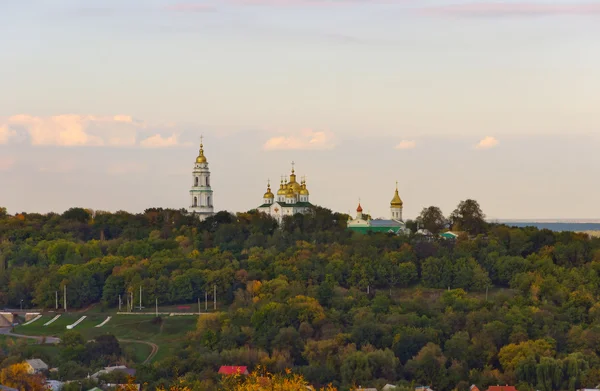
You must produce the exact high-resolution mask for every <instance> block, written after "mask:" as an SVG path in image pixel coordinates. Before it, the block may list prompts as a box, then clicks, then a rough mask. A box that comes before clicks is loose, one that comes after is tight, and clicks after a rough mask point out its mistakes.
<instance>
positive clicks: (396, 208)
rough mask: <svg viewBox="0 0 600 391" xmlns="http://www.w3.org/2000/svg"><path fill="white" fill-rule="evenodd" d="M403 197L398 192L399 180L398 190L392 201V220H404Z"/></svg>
mask: <svg viewBox="0 0 600 391" xmlns="http://www.w3.org/2000/svg"><path fill="white" fill-rule="evenodd" d="M403 204H404V203H403V202H402V199H401V198H400V195H399V194H398V182H396V192H395V193H394V198H392V201H391V202H390V213H391V217H392V220H396V221H402V205H403Z"/></svg>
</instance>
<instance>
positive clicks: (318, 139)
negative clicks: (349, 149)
mask: <svg viewBox="0 0 600 391" xmlns="http://www.w3.org/2000/svg"><path fill="white" fill-rule="evenodd" d="M263 147H264V149H265V150H267V151H274V150H286V149H287V150H289V149H332V148H334V147H335V143H334V137H333V134H332V133H331V132H325V131H314V130H312V129H306V130H303V131H302V132H300V134H299V135H293V136H277V137H272V138H270V139H268V140H267V142H266V143H265V144H264V146H263Z"/></svg>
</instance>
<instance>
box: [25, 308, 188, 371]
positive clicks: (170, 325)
mask: <svg viewBox="0 0 600 391" xmlns="http://www.w3.org/2000/svg"><path fill="white" fill-rule="evenodd" d="M81 316H82V315H81V314H66V315H62V316H61V317H60V318H58V320H56V321H55V322H54V323H52V324H51V325H49V326H44V323H46V322H48V321H49V320H50V319H52V318H53V317H54V316H53V315H52V316H50V315H49V316H44V317H43V318H41V319H40V320H38V321H37V322H34V323H32V324H30V325H27V326H17V327H15V333H17V334H23V335H35V336H53V337H59V338H60V337H61V336H62V335H63V334H64V333H65V332H66V331H68V330H67V328H66V327H67V325H70V324H73V323H75V322H76V321H77V320H78V319H79V318H81ZM86 316H87V318H86V319H84V320H83V321H82V322H81V323H80V324H79V325H77V327H75V329H74V331H78V332H80V333H81V334H82V335H83V337H84V338H85V339H86V340H90V339H93V338H95V337H97V336H98V335H102V334H113V335H114V336H116V337H117V338H119V339H127V340H134V341H135V340H137V341H147V342H152V343H155V344H157V345H158V346H159V351H158V355H157V358H159V359H160V358H161V357H165V356H167V355H169V353H172V352H176V351H177V350H178V349H180V347H181V345H182V343H183V341H184V339H185V336H186V334H187V333H188V332H189V331H191V330H194V329H195V327H196V322H197V320H198V318H197V317H196V316H181V317H180V316H173V317H168V316H167V317H163V318H162V323H157V322H154V321H153V319H154V316H147V315H112V319H111V320H110V321H109V322H108V323H107V324H106V325H104V326H103V327H101V328H96V326H97V325H99V324H100V323H102V322H103V321H104V320H105V319H106V317H107V316H108V314H98V313H95V314H88V313H86ZM127 345H128V346H130V347H131V348H132V349H133V350H134V352H133V354H134V356H135V357H136V358H138V359H141V360H140V362H141V361H143V360H144V359H145V358H146V357H148V355H149V354H150V351H151V348H150V347H149V346H147V345H144V344H139V343H131V344H127Z"/></svg>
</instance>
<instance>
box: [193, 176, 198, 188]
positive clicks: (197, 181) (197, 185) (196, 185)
mask: <svg viewBox="0 0 600 391" xmlns="http://www.w3.org/2000/svg"><path fill="white" fill-rule="evenodd" d="M194 186H198V177H196V184H195V185H194Z"/></svg>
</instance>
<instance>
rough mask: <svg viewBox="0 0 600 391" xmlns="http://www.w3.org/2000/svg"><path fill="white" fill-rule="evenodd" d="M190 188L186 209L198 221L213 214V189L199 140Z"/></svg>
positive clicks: (202, 146) (206, 161)
mask: <svg viewBox="0 0 600 391" xmlns="http://www.w3.org/2000/svg"><path fill="white" fill-rule="evenodd" d="M192 181H193V183H192V188H191V190H190V200H191V203H190V205H191V206H190V207H189V208H188V211H189V212H190V213H193V214H195V215H196V216H198V218H199V219H200V221H203V220H206V218H208V217H210V216H212V215H213V214H214V209H213V191H212V189H211V187H210V171H209V170H208V160H206V156H204V145H203V144H202V141H200V152H199V154H198V157H197V158H196V162H195V163H194V169H193V170H192Z"/></svg>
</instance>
